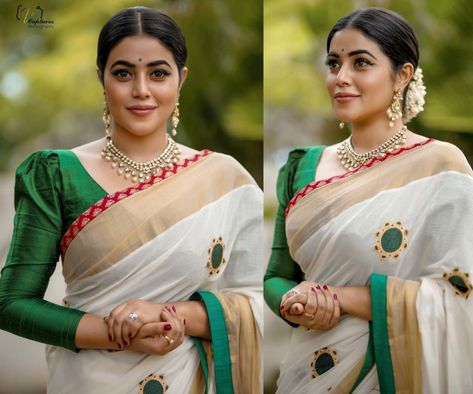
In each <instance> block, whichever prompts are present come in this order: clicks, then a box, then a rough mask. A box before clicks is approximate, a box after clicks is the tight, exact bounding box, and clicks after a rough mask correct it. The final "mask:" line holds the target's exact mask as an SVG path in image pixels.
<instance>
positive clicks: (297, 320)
mask: <svg viewBox="0 0 473 394" xmlns="http://www.w3.org/2000/svg"><path fill="white" fill-rule="evenodd" d="M334 290H335V289H334V288H330V287H329V286H327V285H320V284H317V283H314V282H307V281H304V282H302V283H300V284H298V285H297V286H296V287H294V288H293V289H291V290H289V291H288V292H287V293H286V294H285V295H284V296H283V298H282V300H281V304H280V311H281V315H282V316H283V317H284V319H286V320H287V321H289V322H291V323H294V324H299V325H302V326H305V327H307V328H308V329H311V330H329V329H331V328H332V327H334V326H335V325H336V324H337V322H338V321H339V319H340V303H339V300H338V296H337V294H336V293H335V292H334Z"/></svg>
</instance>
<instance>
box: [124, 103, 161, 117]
mask: <svg viewBox="0 0 473 394" xmlns="http://www.w3.org/2000/svg"><path fill="white" fill-rule="evenodd" d="M156 108H157V107H156V106H155V105H132V106H130V107H127V109H128V110H129V111H131V112H132V113H134V114H135V115H139V116H144V115H148V114H150V113H151V112H153V111H154V110H155V109H156Z"/></svg>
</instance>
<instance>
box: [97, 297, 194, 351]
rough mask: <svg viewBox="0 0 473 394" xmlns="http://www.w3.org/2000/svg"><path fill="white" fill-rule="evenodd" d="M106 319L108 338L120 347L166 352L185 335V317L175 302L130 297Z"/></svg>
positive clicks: (179, 342) (180, 341)
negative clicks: (181, 314) (172, 303)
mask: <svg viewBox="0 0 473 394" xmlns="http://www.w3.org/2000/svg"><path fill="white" fill-rule="evenodd" d="M104 321H105V323H106V324H107V328H108V339H109V340H110V341H111V342H115V343H116V344H117V346H118V348H119V349H120V350H130V351H135V352H140V353H148V354H158V355H163V354H166V353H168V352H170V351H171V350H174V349H175V348H177V347H178V346H179V345H180V344H181V343H182V341H183V339H184V335H185V324H186V321H185V319H182V318H180V317H179V316H178V314H177V311H176V308H175V306H174V305H171V306H166V305H164V304H156V303H153V302H149V301H143V300H130V301H127V302H124V303H123V304H120V305H118V306H117V307H115V308H114V309H113V310H112V311H111V312H110V314H109V315H108V316H107V317H104Z"/></svg>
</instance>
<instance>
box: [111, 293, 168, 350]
mask: <svg viewBox="0 0 473 394" xmlns="http://www.w3.org/2000/svg"><path fill="white" fill-rule="evenodd" d="M164 307H165V306H164V305H162V304H155V303H153V302H149V301H143V300H130V301H127V302H124V303H123V304H120V305H118V306H117V307H115V308H114V309H113V310H112V311H111V312H110V315H109V316H108V318H105V319H104V320H105V322H106V323H107V325H108V336H109V339H110V340H111V341H114V342H116V343H117V345H118V347H119V348H120V349H123V348H124V347H125V346H128V345H129V344H130V342H131V340H132V339H133V338H134V337H135V335H136V334H137V333H138V331H139V330H140V328H141V327H142V326H143V325H145V324H147V323H153V322H154V323H157V322H160V321H161V320H160V314H161V312H162V310H163V309H164ZM174 312H175V310H174Z"/></svg>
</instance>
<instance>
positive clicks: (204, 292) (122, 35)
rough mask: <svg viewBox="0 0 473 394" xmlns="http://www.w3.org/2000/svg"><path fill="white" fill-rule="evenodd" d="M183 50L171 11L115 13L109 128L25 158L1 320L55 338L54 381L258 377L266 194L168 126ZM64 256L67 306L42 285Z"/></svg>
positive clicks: (158, 386) (191, 381)
mask: <svg viewBox="0 0 473 394" xmlns="http://www.w3.org/2000/svg"><path fill="white" fill-rule="evenodd" d="M185 62H186V46H185V42H184V36H183V35H182V32H181V31H180V29H179V27H178V26H177V25H176V24H175V22H174V21H173V20H172V19H171V18H169V17H168V16H166V15H164V14H162V13H160V12H158V11H156V10H152V9H148V8H144V7H132V8H127V9H125V10H122V11H121V12H119V13H117V14H116V15H114V16H113V17H112V18H111V19H110V20H109V21H108V22H107V23H106V24H105V26H104V27H103V29H102V31H101V33H100V37H99V41H98V52H97V68H98V69H97V73H98V77H99V80H100V82H101V84H102V86H103V89H104V100H105V104H104V105H105V108H104V116H103V120H104V124H105V129H106V134H107V136H106V138H101V139H99V140H97V141H94V142H91V143H89V144H86V145H83V146H79V147H77V148H74V149H72V150H70V151H68V150H54V151H53V150H43V151H39V152H36V153H34V154H32V155H31V156H30V157H29V158H28V159H26V160H25V161H24V162H23V163H22V164H21V165H20V166H19V168H18V170H17V176H16V187H15V204H16V216H15V228H14V234H13V240H12V243H11V247H10V251H9V254H8V258H7V262H6V265H5V268H4V269H3V270H2V276H1V279H0V328H2V329H5V330H8V331H11V332H13V333H15V334H18V335H21V336H24V337H26V338H30V339H33V340H36V341H41V342H43V343H46V344H49V346H48V347H47V361H48V370H49V379H48V392H50V393H79V392H83V393H103V392H110V393H112V392H113V393H136V392H146V393H147V392H167V393H186V392H192V393H194V392H195V393H203V392H219V393H221V392H222V393H227V392H229V393H230V392H259V390H260V376H259V345H260V340H261V327H260V325H261V308H262V305H261V303H262V300H261V290H260V289H261V280H262V272H261V268H260V267H261V264H260V261H261V250H260V245H261V235H262V206H261V204H262V193H261V190H260V189H259V188H258V187H257V185H256V184H255V182H254V180H253V179H252V178H251V176H250V175H249V174H248V173H247V172H246V171H245V170H244V169H243V168H242V167H241V165H240V164H238V163H237V162H236V161H235V160H234V159H233V158H231V157H229V156H226V155H222V154H218V153H212V152H210V151H208V150H204V151H200V152H197V151H195V150H193V149H191V148H189V147H186V146H183V145H180V144H176V143H175V142H174V141H173V139H172V137H171V136H169V135H168V133H167V131H166V123H167V121H168V119H170V120H171V123H172V134H173V135H175V134H176V127H177V124H178V122H179V111H178V98H179V92H180V89H181V88H182V86H183V83H184V81H185V79H186V76H187V68H186V67H185ZM237 213H238V214H237ZM59 255H61V258H62V263H63V274H64V278H65V281H66V283H67V289H66V297H65V299H64V304H65V306H58V305H54V304H51V303H49V302H46V301H44V300H43V299H42V298H43V296H44V292H45V289H46V287H47V284H48V280H49V277H50V276H51V274H52V272H53V271H54V268H55V264H56V262H57V260H58V257H59ZM107 350H109V351H107ZM110 350H112V351H113V352H110Z"/></svg>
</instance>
